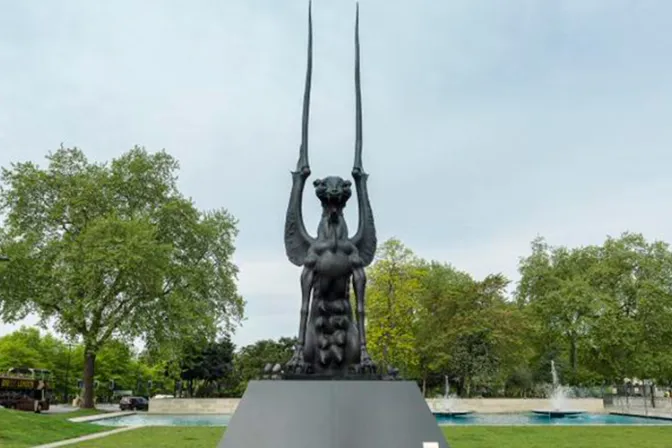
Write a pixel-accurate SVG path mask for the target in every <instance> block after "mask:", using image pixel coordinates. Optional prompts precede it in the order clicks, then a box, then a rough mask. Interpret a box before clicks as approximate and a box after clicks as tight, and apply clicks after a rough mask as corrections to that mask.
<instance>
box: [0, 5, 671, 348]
mask: <svg viewBox="0 0 672 448" xmlns="http://www.w3.org/2000/svg"><path fill="white" fill-rule="evenodd" d="M281 5H282V6H281ZM360 7H361V40H362V80H363V101H364V167H365V169H366V170H367V171H368V172H369V173H370V178H369V188H370V192H371V201H372V204H373V207H374V213H375V216H376V223H377V226H378V232H379V238H380V240H381V241H382V240H385V239H387V238H389V237H392V236H396V237H398V238H400V239H401V240H402V241H403V242H404V243H405V244H406V245H408V246H409V247H410V248H411V249H413V250H414V251H415V252H416V253H417V254H418V255H420V256H422V257H425V258H433V259H437V260H441V261H446V262H450V263H452V264H454V265H455V266H456V267H458V268H460V269H464V270H467V271H470V272H471V273H473V274H474V275H475V276H476V277H483V276H485V275H487V274H488V273H492V272H503V273H504V274H506V275H507V276H509V277H510V278H511V279H513V280H516V279H517V273H516V269H517V262H518V258H519V257H520V256H524V255H526V254H527V253H528V252H529V243H530V241H531V240H532V239H533V238H534V237H535V236H536V235H538V234H540V235H543V236H545V237H547V239H548V240H549V242H550V243H551V244H565V245H579V244H590V243H600V242H601V241H602V240H603V239H604V238H605V236H606V235H608V234H610V235H618V234H620V233H621V232H622V231H625V230H631V231H636V232H642V233H644V234H645V236H646V237H647V238H649V239H655V238H662V239H666V240H672V208H671V207H670V206H669V198H670V197H672V176H670V174H669V173H670V169H671V167H672V126H671V125H670V122H671V120H672V87H671V83H670V79H672V62H671V60H670V57H669V56H670V48H672V2H668V1H665V0H660V1H654V0H631V1H626V0H602V1H592V0H572V1H570V0H566V1H561V0H556V1H537V0H508V1H506V2H504V1H497V0H490V1H486V0H479V1H475V0H451V1H437V0H413V1H403V2H402V1H399V0H363V1H362V2H361V6H360ZM354 13H355V4H354V2H351V1H335V0H314V2H313V17H314V28H315V30H314V51H315V61H314V77H313V81H314V82H313V96H312V107H311V127H310V160H311V164H312V171H313V176H314V177H322V176H325V175H329V174H336V175H342V176H345V175H349V173H350V169H351V164H352V160H353V151H354V149H353V140H354V130H355V129H354V83H353V56H354V52H353V24H354ZM306 14H307V1H306V0H283V1H278V0H236V1H234V0H229V1H215V0H212V1H205V0H192V1H168V0H161V1H158V0H156V1H149V0H143V1H141V2H138V1H130V0H129V1H127V0H115V1H113V2H103V1H69V0H59V1H49V0H41V1H38V0H35V1H30V2H28V1H11V0H0V166H7V165H8V164H9V163H10V162H13V161H26V160H32V161H38V162H40V163H44V155H45V154H46V153H47V152H48V151H50V150H54V149H56V148H57V147H58V146H59V144H60V143H61V142H63V143H64V145H66V146H78V147H80V148H82V149H83V150H84V151H85V152H86V154H87V155H89V157H91V158H92V159H96V160H109V159H111V158H113V157H117V156H119V155H120V154H122V153H123V152H125V151H126V150H128V149H130V148H131V147H132V146H133V145H136V144H138V145H142V146H145V147H146V148H147V149H148V150H150V151H156V150H160V149H163V148H165V149H166V150H167V151H168V152H169V153H171V154H172V155H174V156H175V157H177V158H178V159H179V160H180V162H181V171H180V187H181V189H182V191H183V192H184V193H185V194H186V195H188V196H191V197H192V198H193V199H194V201H195V202H196V204H197V205H198V206H199V207H200V208H203V209H212V208H219V207H225V208H227V209H228V210H230V211H231V212H232V213H233V214H234V215H235V216H236V217H237V218H238V219H239V221H240V236H239V238H238V240H237V250H236V256H235V259H236V262H237V263H238V265H239V266H240V270H241V272H240V279H239V286H240V291H241V293H242V294H243V295H244V297H245V299H246V300H247V302H248V305H247V309H246V313H247V317H248V320H247V321H246V322H245V324H244V326H243V327H242V328H240V329H239V330H238V332H237V334H236V336H235V338H234V339H235V342H236V343H238V344H247V343H251V342H253V341H255V340H257V339H259V338H271V337H273V338H275V337H279V336H285V335H286V336H291V335H293V334H294V333H295V331H296V330H297V326H298V317H299V305H300V304H299V302H300V294H299V273H300V271H299V270H298V268H295V267H294V266H293V265H291V264H290V263H289V262H288V261H287V260H286V258H285V255H284V246H283V224H284V223H283V219H284V212H285V207H286V205H287V199H288V195H289V189H290V185H291V177H290V174H289V171H290V169H292V168H294V166H295V164H296V159H297V156H298V146H299V137H300V118H301V117H300V114H301V98H302V90H303V82H304V79H303V77H304V70H305V46H306ZM308 194H309V195H308V196H307V199H306V201H305V202H306V211H305V215H306V216H307V225H308V227H309V229H311V230H313V229H314V228H315V227H316V225H317V218H318V216H319V207H318V203H317V199H315V198H314V196H313V194H312V191H310V192H308ZM353 205H354V204H353ZM355 213H356V207H352V206H351V207H350V208H349V209H348V213H347V217H348V218H349V220H350V223H351V224H350V227H351V228H353V227H355V226H356V223H355V220H354V219H353V218H355ZM28 322H32V321H31V320H29V321H28ZM14 328H16V325H7V324H2V323H1V322H0V334H4V333H6V332H8V331H11V330H13V329H14Z"/></svg>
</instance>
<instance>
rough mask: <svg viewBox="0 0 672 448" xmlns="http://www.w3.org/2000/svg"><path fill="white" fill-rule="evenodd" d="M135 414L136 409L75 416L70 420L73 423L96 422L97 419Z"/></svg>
mask: <svg viewBox="0 0 672 448" xmlns="http://www.w3.org/2000/svg"><path fill="white" fill-rule="evenodd" d="M133 414H135V411H121V412H104V413H102V414H95V415H87V416H86V417H75V418H70V419H68V420H70V421H71V422H73V423H87V422H94V421H96V420H105V419H108V418H115V417H123V416H125V415H133Z"/></svg>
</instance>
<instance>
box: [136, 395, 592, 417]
mask: <svg viewBox="0 0 672 448" xmlns="http://www.w3.org/2000/svg"><path fill="white" fill-rule="evenodd" d="M239 401H240V400H239V399H238V398H162V399H158V400H150V401H149V412H151V413H154V414H233V412H234V411H235V410H236V406H238V402H239ZM427 405H428V406H429V408H430V409H431V410H432V411H435V412H441V411H442V410H445V409H446V408H447V406H446V403H445V400H444V399H442V398H428V399H427ZM457 407H459V408H460V409H466V410H470V411H475V412H481V413H486V414H497V413H506V412H528V411H531V410H532V409H547V408H548V407H549V403H548V400H544V399H516V398H470V399H463V400H459V402H458V405H457ZM567 407H568V408H570V409H582V410H585V411H587V412H591V413H602V412H605V409H604V406H603V404H602V399H601V398H576V399H568V400H567Z"/></svg>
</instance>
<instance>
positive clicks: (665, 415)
mask: <svg viewBox="0 0 672 448" xmlns="http://www.w3.org/2000/svg"><path fill="white" fill-rule="evenodd" d="M609 413H610V414H614V415H624V416H627V417H645V418H655V419H659V420H672V414H670V412H669V411H667V412H665V411H657V410H655V409H649V410H648V411H644V410H634V409H630V410H627V411H611V412H609Z"/></svg>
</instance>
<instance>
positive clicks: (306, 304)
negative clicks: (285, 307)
mask: <svg viewBox="0 0 672 448" xmlns="http://www.w3.org/2000/svg"><path fill="white" fill-rule="evenodd" d="M314 278H315V272H314V271H313V269H312V268H309V267H305V266H304V268H303V271H302V272H301V316H300V319H299V340H298V344H297V346H296V349H295V351H294V355H293V356H292V359H290V360H289V362H288V363H287V367H288V368H289V369H293V370H295V371H297V372H304V371H305V369H306V363H305V359H304V354H303V349H304V347H305V345H306V324H307V322H308V310H309V308H310V293H311V290H312V287H313V280H314Z"/></svg>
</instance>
